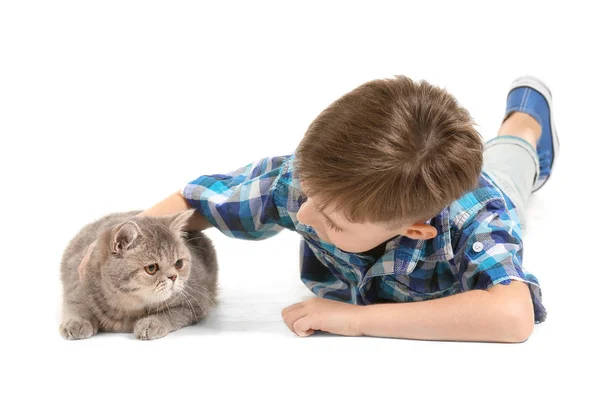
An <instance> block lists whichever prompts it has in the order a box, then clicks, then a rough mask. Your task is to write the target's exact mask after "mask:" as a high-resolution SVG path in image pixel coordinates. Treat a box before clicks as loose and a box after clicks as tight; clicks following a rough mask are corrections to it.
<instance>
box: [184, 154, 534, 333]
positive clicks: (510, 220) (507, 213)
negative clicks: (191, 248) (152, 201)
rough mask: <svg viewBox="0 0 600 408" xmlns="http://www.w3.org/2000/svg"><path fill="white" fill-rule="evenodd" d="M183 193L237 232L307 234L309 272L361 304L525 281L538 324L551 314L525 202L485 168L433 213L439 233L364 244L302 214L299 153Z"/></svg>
mask: <svg viewBox="0 0 600 408" xmlns="http://www.w3.org/2000/svg"><path fill="white" fill-rule="evenodd" d="M182 194H183V196H184V197H185V199H186V200H187V201H188V202H189V204H190V205H191V206H192V207H194V208H195V209H196V210H197V211H199V212H200V213H201V214H202V215H204V216H205V217H206V218H207V220H208V221H209V222H210V223H211V224H212V225H214V226H215V227H216V228H217V229H219V230H220V231H221V232H223V233H224V234H225V235H228V236H230V237H233V238H241V239H250V240H260V239H266V238H270V237H272V236H274V235H275V234H277V233H278V232H280V231H281V230H283V229H288V230H292V231H296V232H297V233H299V234H300V235H301V236H302V238H303V240H302V242H301V246H300V277H301V279H302V281H303V282H304V284H305V285H306V286H308V288H309V289H310V290H311V291H312V292H314V293H315V294H316V295H317V296H319V297H323V298H328V299H335V300H339V301H343V302H348V303H353V304H360V305H368V304H373V303H382V302H412V301H421V300H429V299H435V298H439V297H442V296H449V295H452V294H455V293H459V292H463V291H467V290H471V289H489V288H490V287H492V286H493V285H497V284H504V285H508V284H509V283H510V281H511V280H519V281H523V282H526V283H527V284H528V286H529V289H530V292H531V298H532V301H533V306H534V311H535V321H536V323H540V322H542V321H544V320H545V318H546V310H545V308H544V306H543V305H542V298H541V290H540V287H539V283H538V281H537V279H536V278H535V276H533V275H531V274H528V273H526V272H525V271H524V270H523V266H522V256H523V241H522V238H521V227H520V224H519V218H518V216H517V213H516V209H515V207H514V205H513V204H512V202H511V201H510V199H509V198H508V197H507V196H505V195H504V193H503V192H502V191H501V190H500V189H499V188H498V186H497V185H496V184H495V183H494V182H493V181H492V180H491V179H490V177H489V176H488V175H487V174H486V173H485V172H482V174H481V176H480V178H479V186H478V187H477V188H476V189H474V190H473V191H471V192H469V193H467V194H465V195H464V196H462V197H461V198H459V199H458V200H456V201H454V202H453V203H451V204H450V205H449V206H448V207H446V208H444V210H442V212H441V213H440V214H439V215H437V216H436V217H434V218H432V219H431V220H430V221H429V222H428V223H429V224H430V225H432V226H434V227H435V228H436V229H437V232H438V234H437V236H436V237H435V238H432V239H429V240H426V241H423V240H414V239H410V238H407V237H405V236H401V235H399V236H397V237H394V238H392V239H391V240H389V241H387V242H384V243H382V244H381V245H379V247H378V248H375V249H373V250H371V251H367V252H361V253H351V252H346V251H343V250H341V249H339V248H337V247H336V246H335V245H333V244H331V243H328V242H325V241H322V240H321V239H320V238H319V237H318V236H317V234H316V232H315V230H314V229H313V228H311V227H310V226H308V225H306V224H302V223H300V222H298V220H297V219H296V214H297V212H298V210H299V208H300V206H301V205H302V203H303V202H304V201H305V200H306V196H305V195H304V194H303V193H302V191H301V190H300V187H299V183H298V181H297V178H296V177H294V156H293V155H286V156H276V157H267V158H264V159H261V160H258V161H256V162H254V163H251V164H249V165H247V166H245V167H242V168H240V169H238V170H236V171H233V172H230V173H226V174H213V175H205V176H201V177H199V178H198V179H196V180H194V181H192V182H190V183H189V184H187V185H186V186H185V187H184V189H183V190H182Z"/></svg>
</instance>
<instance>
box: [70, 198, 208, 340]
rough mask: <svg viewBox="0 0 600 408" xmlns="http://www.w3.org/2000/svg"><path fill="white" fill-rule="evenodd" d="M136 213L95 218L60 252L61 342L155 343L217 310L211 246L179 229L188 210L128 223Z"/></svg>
mask: <svg viewBox="0 0 600 408" xmlns="http://www.w3.org/2000/svg"><path fill="white" fill-rule="evenodd" d="M140 212H141V211H131V212H126V213H114V214H109V215H107V216H105V217H103V218H100V219H98V220H97V221H95V222H93V223H90V224H88V225H86V226H84V227H83V228H82V230H81V231H80V232H79V233H78V234H77V235H76V236H75V237H74V238H73V239H72V240H71V242H70V243H69V244H68V246H67V248H66V249H65V252H64V254H63V257H62V262H61V276H62V283H63V291H64V295H63V297H64V304H63V320H62V324H61V325H60V333H61V334H62V335H63V336H64V337H65V338H67V339H72V340H75V339H86V338H88V337H90V336H92V335H94V334H96V333H97V332H98V331H107V332H129V333H131V332H133V333H134V334H135V337H137V338H138V339H143V340H152V339H158V338H160V337H164V336H166V335H167V334H168V333H169V332H171V331H174V330H177V329H180V328H182V327H185V326H189V325H191V324H194V323H197V322H198V321H200V320H202V319H203V318H204V317H206V316H207V314H208V313H209V311H210V310H211V309H212V307H213V306H214V305H215V298H216V290H217V288H216V286H217V269H218V265H217V257H216V253H215V249H214V246H213V245H212V242H211V241H210V240H209V239H208V237H206V235H204V234H203V233H202V232H200V231H195V232H186V231H185V230H184V227H185V226H186V224H187V221H188V219H189V217H190V216H191V215H192V214H193V212H194V210H193V209H190V210H186V211H183V212H180V213H179V214H176V215H175V216H168V217H134V216H135V215H136V214H138V213H140ZM94 241H96V242H95V244H94V245H93V246H92V247H91V248H92V249H91V252H90V254H89V262H88V263H87V267H86V268H85V270H82V271H81V272H80V271H78V266H79V264H80V262H81V260H82V259H83V258H84V256H85V255H86V251H87V249H88V247H89V246H90V244H92V243H93V242H94Z"/></svg>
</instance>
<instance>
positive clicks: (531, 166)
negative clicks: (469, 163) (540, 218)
mask: <svg viewBox="0 0 600 408" xmlns="http://www.w3.org/2000/svg"><path fill="white" fill-rule="evenodd" d="M483 169H484V170H485V171H486V172H487V173H488V174H489V175H490V177H492V179H493V180H494V181H495V182H496V184H498V186H499V187H500V188H501V189H502V191H503V192H504V193H505V194H506V195H507V196H508V197H509V198H510V200H511V201H512V202H513V204H514V205H515V207H516V209H517V214H518V215H519V218H520V220H521V224H522V225H523V226H524V225H525V214H526V211H525V210H526V208H527V202H528V201H529V197H530V196H531V191H532V190H533V186H534V184H535V182H536V180H537V178H538V175H539V173H540V163H539V159H538V155H537V152H536V150H535V149H534V148H533V147H532V146H531V145H530V144H529V143H528V142H527V141H525V140H523V139H521V138H519V137H516V136H498V137H496V138H494V139H492V140H490V141H488V142H487V143H486V144H485V149H484V152H483Z"/></svg>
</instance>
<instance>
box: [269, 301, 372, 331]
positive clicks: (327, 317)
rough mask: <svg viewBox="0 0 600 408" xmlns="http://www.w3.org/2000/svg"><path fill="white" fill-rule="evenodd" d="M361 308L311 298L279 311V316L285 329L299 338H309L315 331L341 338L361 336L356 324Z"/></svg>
mask: <svg viewBox="0 0 600 408" xmlns="http://www.w3.org/2000/svg"><path fill="white" fill-rule="evenodd" d="M361 307H362V306H358V305H351V304H348V303H343V302H338V301H335V300H330V299H322V298H313V299H310V300H306V301H304V302H300V303H295V304H293V305H291V306H288V307H286V308H285V309H283V310H282V311H281V316H283V320H284V321H285V324H286V325H287V327H288V328H289V329H290V330H291V331H292V332H294V333H296V334H297V335H298V336H301V337H306V336H310V335H311V334H313V333H314V332H315V330H321V331H326V332H329V333H334V334H341V335H343V336H362V335H363V334H362V333H361V332H360V331H359V330H358V329H357V324H356V322H357V321H358V317H359V316H358V314H359V311H360V310H361Z"/></svg>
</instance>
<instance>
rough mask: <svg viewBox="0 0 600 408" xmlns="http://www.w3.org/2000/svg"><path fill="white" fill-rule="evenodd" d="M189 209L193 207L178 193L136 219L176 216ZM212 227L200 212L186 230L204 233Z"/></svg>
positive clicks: (190, 221) (193, 216) (140, 214)
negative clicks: (203, 231)
mask: <svg viewBox="0 0 600 408" xmlns="http://www.w3.org/2000/svg"><path fill="white" fill-rule="evenodd" d="M189 208H191V205H190V204H189V203H188V202H187V200H186V199H185V198H184V197H183V195H182V194H181V191H177V192H176V193H173V194H171V195H170V196H168V197H167V198H165V199H164V200H162V201H161V202H159V203H157V204H155V205H153V206H152V207H150V208H148V209H147V210H145V211H143V212H141V213H139V214H138V215H136V217H144V216H166V215H175V214H177V213H178V212H180V211H184V210H187V209H189ZM212 226H213V225H212V224H211V223H210V222H208V220H207V219H206V217H204V216H203V215H202V214H200V213H199V212H198V211H195V212H194V214H193V215H192V216H191V217H190V219H189V221H188V224H187V227H186V230H188V231H202V230H205V229H207V228H210V227H212Z"/></svg>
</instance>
